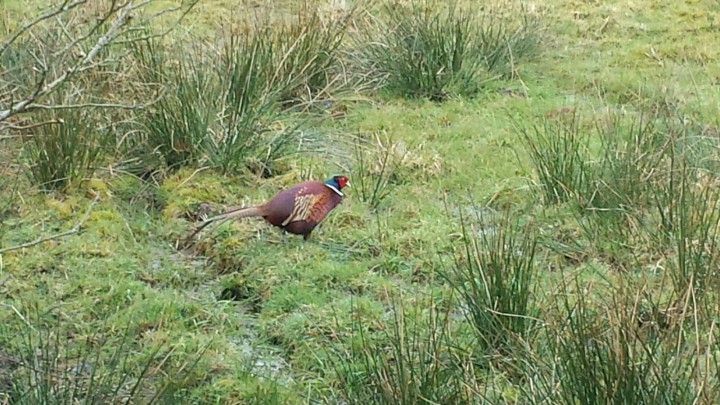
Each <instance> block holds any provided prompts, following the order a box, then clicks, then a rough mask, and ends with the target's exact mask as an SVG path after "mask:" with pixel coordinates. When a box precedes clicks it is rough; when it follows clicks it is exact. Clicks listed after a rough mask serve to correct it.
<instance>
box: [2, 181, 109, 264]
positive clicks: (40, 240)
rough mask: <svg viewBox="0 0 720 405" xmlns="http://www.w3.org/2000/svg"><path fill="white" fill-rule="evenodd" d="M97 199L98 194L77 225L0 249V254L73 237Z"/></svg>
mask: <svg viewBox="0 0 720 405" xmlns="http://www.w3.org/2000/svg"><path fill="white" fill-rule="evenodd" d="M99 199H100V195H99V194H98V195H96V196H95V198H94V199H93V200H92V201H91V202H90V204H89V205H88V208H87V210H86V211H85V214H84V215H83V216H82V218H80V220H79V221H78V222H77V223H75V226H73V227H72V228H70V229H68V230H67V231H64V232H60V233H56V234H54V235H50V236H45V237H42V238H37V239H35V240H34V241H31V242H26V243H23V244H21V245H16V246H8V247H6V248H2V249H0V254H3V253H6V252H10V251H13V250H19V249H25V248H28V247H32V246H35V245H39V244H40V243H43V242H47V241H49V240H54V239H59V238H62V237H65V236H68V235H73V234H76V233H78V232H80V228H81V227H82V226H83V225H84V224H85V221H87V219H88V217H90V213H91V212H92V210H93V208H94V207H95V204H97V202H98V200H99Z"/></svg>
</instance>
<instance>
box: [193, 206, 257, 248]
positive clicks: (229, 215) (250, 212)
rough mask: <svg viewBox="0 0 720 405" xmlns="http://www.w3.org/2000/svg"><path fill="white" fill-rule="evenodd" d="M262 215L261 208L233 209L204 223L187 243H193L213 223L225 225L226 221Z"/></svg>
mask: <svg viewBox="0 0 720 405" xmlns="http://www.w3.org/2000/svg"><path fill="white" fill-rule="evenodd" d="M261 215H262V209H261V207H260V206H254V207H244V208H243V207H240V208H233V209H230V210H228V211H225V212H223V213H222V214H219V215H216V216H214V217H210V218H208V219H206V220H205V221H203V222H202V223H201V224H200V225H198V226H197V227H196V228H195V230H194V231H193V232H192V233H191V234H190V236H188V237H187V241H188V242H189V241H191V240H192V238H193V237H195V235H197V234H198V233H199V232H200V231H202V230H203V229H204V228H205V227H206V226H208V225H210V224H212V223H213V222H217V221H220V223H223V222H225V221H228V220H230V219H233V218H247V217H257V216H261Z"/></svg>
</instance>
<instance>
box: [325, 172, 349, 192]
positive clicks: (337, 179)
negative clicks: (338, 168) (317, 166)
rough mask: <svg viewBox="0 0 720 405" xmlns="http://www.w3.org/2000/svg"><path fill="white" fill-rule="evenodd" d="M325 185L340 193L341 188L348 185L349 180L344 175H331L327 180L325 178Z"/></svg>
mask: <svg viewBox="0 0 720 405" xmlns="http://www.w3.org/2000/svg"><path fill="white" fill-rule="evenodd" d="M325 185H326V186H328V187H330V188H331V189H333V191H335V192H336V193H338V194H340V195H343V194H342V189H343V188H344V187H346V186H347V187H350V181H349V180H348V178H347V177H346V176H333V177H331V178H329V179H327V180H325Z"/></svg>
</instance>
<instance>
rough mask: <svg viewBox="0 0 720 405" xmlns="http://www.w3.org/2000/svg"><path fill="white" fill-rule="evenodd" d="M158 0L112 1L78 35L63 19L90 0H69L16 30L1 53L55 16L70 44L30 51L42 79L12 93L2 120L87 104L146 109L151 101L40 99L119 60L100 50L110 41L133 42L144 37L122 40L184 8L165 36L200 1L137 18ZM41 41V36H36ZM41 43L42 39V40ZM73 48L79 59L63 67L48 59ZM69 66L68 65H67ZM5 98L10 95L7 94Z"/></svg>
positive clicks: (0, 117) (1, 113) (61, 63)
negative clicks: (55, 101)
mask: <svg viewBox="0 0 720 405" xmlns="http://www.w3.org/2000/svg"><path fill="white" fill-rule="evenodd" d="M153 1H154V0H112V2H111V5H110V7H109V8H108V9H107V10H105V11H103V13H102V15H101V16H98V18H96V19H95V20H93V22H91V23H90V26H89V29H88V30H86V31H84V32H83V33H81V34H78V35H77V36H76V37H73V36H72V34H71V31H73V30H69V29H68V28H69V27H70V25H69V24H70V23H71V22H72V21H70V22H68V21H63V19H62V18H61V17H62V16H63V15H64V14H65V13H67V12H69V11H70V10H71V9H73V8H75V7H77V6H78V5H81V4H86V3H87V0H65V1H64V2H63V3H62V4H61V5H59V6H57V7H56V8H53V9H51V10H49V11H46V12H44V13H42V14H41V15H40V16H39V17H37V18H36V19H34V20H32V21H31V22H29V23H27V24H25V25H23V26H22V27H20V28H19V29H18V30H17V31H16V32H15V33H13V34H12V35H11V36H10V37H9V38H8V39H7V40H6V41H5V42H3V43H2V44H1V45H0V54H2V52H3V51H5V50H6V49H8V47H9V46H10V45H11V44H12V43H13V42H15V41H16V40H17V39H18V38H20V37H21V36H22V35H28V36H29V37H30V38H35V35H34V33H33V31H32V30H31V29H32V28H33V27H34V26H36V25H38V24H39V23H41V22H43V21H46V20H49V19H52V18H55V19H56V20H57V24H58V25H59V26H60V28H61V30H62V31H63V34H61V36H62V38H63V40H65V41H66V42H67V43H66V44H65V45H63V46H60V47H59V48H58V49H56V50H55V51H51V50H45V51H41V52H40V54H39V55H36V54H34V53H33V52H32V51H28V52H29V53H30V54H31V56H32V57H33V58H34V59H35V64H36V67H35V70H36V71H37V72H38V74H39V76H40V77H39V78H38V80H37V81H36V83H35V85H34V86H33V89H31V90H29V91H28V94H25V95H19V96H18V97H15V95H14V94H12V95H11V97H10V98H11V99H10V102H9V103H8V104H7V105H5V106H4V108H2V109H0V123H3V121H6V120H7V119H8V118H10V117H12V116H14V115H16V114H20V113H23V112H27V111H29V110H32V109H55V108H68V109H69V108H84V107H101V108H121V109H138V108H143V107H145V106H146V105H147V104H143V105H122V104H112V103H97V104H65V105H63V104H61V103H60V104H58V105H53V104H52V103H42V104H41V103H39V102H38V101H39V100H40V99H41V98H43V97H45V96H48V95H50V94H52V93H53V92H55V91H56V90H58V89H59V88H60V87H61V86H62V85H63V84H65V83H67V82H68V81H69V80H70V79H72V78H73V77H74V76H76V75H79V74H81V73H83V72H87V71H90V70H93V69H96V68H98V67H102V66H105V65H107V64H109V63H111V62H116V61H117V60H118V58H121V57H122V55H121V56H120V57H116V58H114V59H111V58H108V57H103V56H101V54H100V52H101V51H102V50H103V49H105V48H107V47H108V46H109V45H110V44H113V43H118V42H133V41H137V40H141V39H137V38H129V39H127V38H126V39H121V38H122V37H126V36H127V35H128V34H130V33H132V32H134V31H135V30H137V26H138V25H142V24H146V23H148V22H149V21H151V20H152V19H153V18H157V16H161V15H163V14H165V13H171V12H175V11H180V16H179V17H178V19H177V21H176V22H175V24H172V26H171V28H169V29H168V30H166V31H163V32H162V34H160V35H164V34H166V33H168V32H169V31H170V30H171V29H173V28H174V26H175V25H176V24H177V23H179V22H180V21H181V20H182V19H184V18H185V16H186V15H187V14H188V13H189V11H190V10H191V9H192V8H193V7H194V5H195V4H196V3H197V2H198V0H191V1H190V2H189V3H186V4H185V5H183V6H176V7H167V8H165V9H163V10H160V11H159V12H157V13H155V14H154V15H151V16H150V17H149V18H141V19H140V20H139V21H138V22H135V20H134V19H133V18H134V17H135V15H134V14H135V12H136V11H138V10H139V9H141V8H143V7H145V6H147V5H148V4H150V3H152V2H153ZM95 35H99V38H97V40H94V41H91V38H92V37H93V36H95ZM36 40H37V39H36ZM88 41H90V43H89V44H88V45H92V46H88V48H87V52H85V50H84V49H83V48H84V46H83V43H85V42H88ZM38 43H39V44H42V41H39V40H38ZM72 50H76V51H77V52H75V53H77V54H78V57H77V58H75V57H74V56H72V55H68V56H66V58H73V59H76V60H75V61H73V62H70V63H69V65H68V64H67V63H63V62H60V63H57V65H59V66H53V64H52V63H50V62H48V61H47V60H46V58H45V57H46V56H47V55H53V54H54V55H55V56H56V57H57V56H58V55H60V57H62V55H65V54H68V53H71V52H72ZM63 65H68V66H63ZM3 98H8V97H7V95H5V96H4V97H3ZM0 127H3V128H6V127H7V124H3V125H0Z"/></svg>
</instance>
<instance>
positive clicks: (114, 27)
mask: <svg viewBox="0 0 720 405" xmlns="http://www.w3.org/2000/svg"><path fill="white" fill-rule="evenodd" d="M78 1H79V0H78ZM149 2H150V0H144V1H141V2H140V3H137V4H135V3H134V2H133V1H132V0H127V1H125V2H124V3H122V4H121V6H119V7H113V8H111V9H110V11H108V13H107V14H106V15H105V16H104V17H103V18H102V19H101V20H100V21H99V22H97V23H96V24H95V25H94V26H93V28H92V29H91V31H95V30H97V29H98V28H99V27H100V26H102V25H103V24H105V23H106V22H107V21H108V20H109V19H110V18H111V17H112V15H113V14H114V15H115V17H114V19H113V20H112V23H111V24H110V27H109V28H108V29H107V31H106V32H105V33H104V34H103V35H102V36H101V37H100V38H98V40H97V41H96V42H95V44H94V45H93V46H92V47H91V48H90V50H89V51H88V53H87V54H86V55H83V58H82V59H81V60H79V61H78V62H76V63H75V64H74V65H73V66H70V67H68V68H67V69H65V71H64V72H63V73H62V74H60V75H59V76H58V77H56V78H55V79H54V80H53V81H52V82H50V83H46V81H45V80H46V76H47V73H48V69H43V72H42V74H43V77H42V78H41V79H40V81H39V82H38V83H37V88H36V90H35V91H34V92H33V93H32V94H31V95H29V96H27V97H25V98H24V99H23V100H21V101H18V102H15V103H12V104H10V106H9V108H8V109H5V110H0V122H2V121H5V120H6V119H8V118H9V117H11V116H13V115H16V114H19V113H21V112H24V111H26V110H28V109H29V108H31V107H32V106H33V104H34V102H35V100H37V99H38V98H40V97H43V96H46V95H48V94H50V93H52V92H54V91H55V90H56V89H58V88H59V87H60V86H61V85H62V84H63V83H65V82H66V81H67V80H69V79H70V78H71V77H73V76H74V75H76V74H77V73H81V72H84V71H86V70H89V69H92V68H95V67H97V66H99V65H101V64H102V63H103V61H95V58H96V57H97V55H98V54H99V53H100V51H101V50H102V49H104V48H105V47H107V46H108V45H109V44H110V43H112V42H113V41H114V40H115V39H117V37H118V36H120V35H122V34H123V33H124V32H126V31H127V30H126V29H124V27H125V26H126V25H127V24H128V22H129V21H130V19H131V18H132V12H133V11H135V10H137V9H138V8H141V7H143V6H145V5H147V4H148V3H149ZM73 4H75V3H73ZM115 4H116V3H115V1H114V2H113V5H114V6H115ZM184 15H185V14H183V16H184ZM51 16H52V15H51ZM51 16H50V17H51ZM50 17H45V19H47V18H50Z"/></svg>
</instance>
